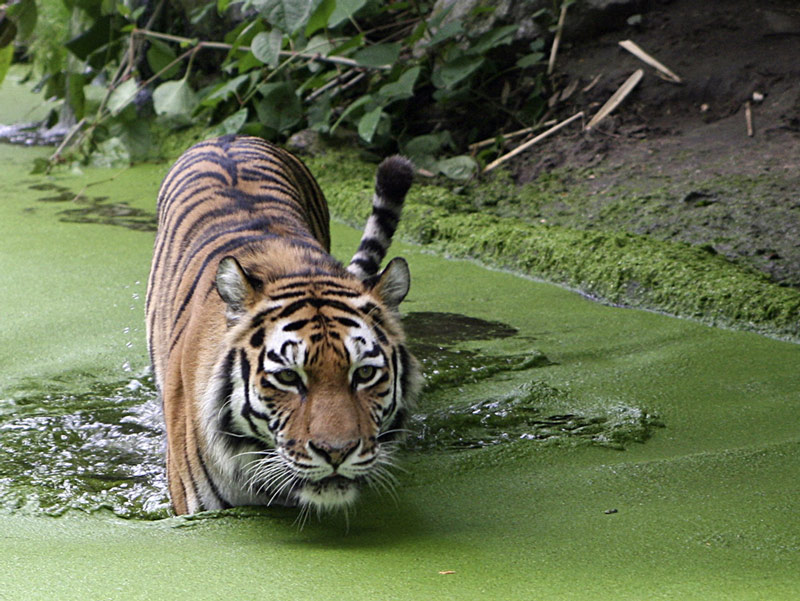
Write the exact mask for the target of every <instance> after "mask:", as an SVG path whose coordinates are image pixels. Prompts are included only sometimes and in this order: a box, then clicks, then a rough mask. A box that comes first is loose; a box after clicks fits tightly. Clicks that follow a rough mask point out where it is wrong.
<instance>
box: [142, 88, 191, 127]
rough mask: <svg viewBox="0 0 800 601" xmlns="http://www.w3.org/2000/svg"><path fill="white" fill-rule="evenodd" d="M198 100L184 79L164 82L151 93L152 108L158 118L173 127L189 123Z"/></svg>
mask: <svg viewBox="0 0 800 601" xmlns="http://www.w3.org/2000/svg"><path fill="white" fill-rule="evenodd" d="M198 104H199V100H198V98H197V94H195V92H194V90H193V89H192V88H191V86H189V82H188V81H186V79H185V78H184V79H181V80H178V81H166V82H164V83H162V84H161V85H160V86H158V87H157V88H156V89H155V90H154V91H153V108H154V109H155V111H156V114H157V115H158V116H160V117H165V118H167V119H168V120H169V121H170V122H171V123H172V124H174V125H187V124H189V123H191V121H192V120H191V116H192V112H193V111H194V109H195V108H197V105H198Z"/></svg>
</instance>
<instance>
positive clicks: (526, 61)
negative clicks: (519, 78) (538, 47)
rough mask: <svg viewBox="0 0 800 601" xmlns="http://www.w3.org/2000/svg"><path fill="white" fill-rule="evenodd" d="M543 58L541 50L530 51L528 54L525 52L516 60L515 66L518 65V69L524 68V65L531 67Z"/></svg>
mask: <svg viewBox="0 0 800 601" xmlns="http://www.w3.org/2000/svg"><path fill="white" fill-rule="evenodd" d="M543 59H544V53H543V52H531V53H530V54H526V55H525V56H523V57H522V58H520V59H519V60H518V61H517V67H519V68H520V69H525V68H526V67H533V66H535V65H538V64H539V63H540V62H542V60H543Z"/></svg>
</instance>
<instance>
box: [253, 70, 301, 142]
mask: <svg viewBox="0 0 800 601" xmlns="http://www.w3.org/2000/svg"><path fill="white" fill-rule="evenodd" d="M258 92H259V94H260V95H261V98H260V99H259V100H258V101H257V102H256V103H255V107H256V113H257V114H258V119H259V121H261V123H262V124H263V125H265V126H267V127H270V128H272V129H274V130H276V131H278V132H285V131H287V130H289V129H290V128H291V127H293V126H294V125H296V124H297V123H299V122H300V119H302V117H303V106H302V104H301V103H300V99H299V98H298V97H297V94H296V93H295V90H294V88H293V87H292V85H291V84H290V83H288V82H282V83H265V84H262V85H261V86H259V87H258Z"/></svg>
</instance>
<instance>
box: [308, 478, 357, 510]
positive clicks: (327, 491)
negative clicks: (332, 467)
mask: <svg viewBox="0 0 800 601" xmlns="http://www.w3.org/2000/svg"><path fill="white" fill-rule="evenodd" d="M296 494H297V500H298V502H299V504H300V505H302V506H310V507H313V508H315V509H317V510H318V511H335V510H337V509H344V508H345V507H347V506H349V505H352V504H353V503H354V502H355V500H356V499H357V498H358V484H357V483H356V481H355V480H351V479H350V478H345V477H344V476H328V477H327V478H323V479H322V480H318V481H316V482H306V483H305V484H304V485H303V486H302V487H301V488H300V489H299V490H298V491H297V492H296Z"/></svg>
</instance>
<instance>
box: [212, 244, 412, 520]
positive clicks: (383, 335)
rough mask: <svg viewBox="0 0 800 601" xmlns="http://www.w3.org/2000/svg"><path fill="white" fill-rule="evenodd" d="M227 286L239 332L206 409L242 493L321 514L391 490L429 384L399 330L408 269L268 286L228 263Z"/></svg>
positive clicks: (221, 277) (215, 441)
mask: <svg viewBox="0 0 800 601" xmlns="http://www.w3.org/2000/svg"><path fill="white" fill-rule="evenodd" d="M216 283H217V290H218V291H219V294H220V296H221V298H222V299H223V301H224V302H225V305H226V314H227V322H228V332H227V341H226V345H225V348H226V352H225V353H224V355H223V356H222V357H221V359H220V360H219V362H218V365H217V369H216V371H215V376H214V385H213V386H212V387H211V393H210V394H209V395H208V396H207V398H206V399H205V402H204V408H205V409H204V412H203V413H204V418H205V421H206V423H205V432H206V436H207V438H208V439H209V440H210V443H211V444H210V446H211V447H212V452H213V453H214V454H215V456H216V459H217V463H218V464H221V465H224V466H225V469H224V470H221V471H223V472H225V473H227V474H230V476H229V477H230V478H232V479H236V480H238V487H235V486H232V487H231V488H232V489H234V488H238V489H245V490H247V491H249V494H251V495H252V497H251V498H250V499H244V501H246V502H252V503H264V502H266V503H267V504H269V503H273V502H280V503H290V504H300V505H302V506H310V507H315V508H317V509H318V510H325V509H333V508H337V507H342V506H346V505H348V504H350V503H351V502H353V501H354V500H355V498H356V496H357V494H358V488H359V485H360V484H361V483H366V484H368V485H371V486H373V487H379V488H386V486H387V484H390V483H391V480H392V479H393V476H392V475H391V474H390V473H389V472H388V471H387V468H388V467H389V466H390V465H391V463H392V459H391V453H390V452H391V449H392V446H393V445H392V442H393V441H394V442H396V440H397V438H398V437H399V436H400V434H401V432H402V426H403V422H404V419H405V417H406V415H407V413H408V410H409V408H410V406H411V405H412V404H413V402H414V399H415V397H416V394H417V392H418V390H419V385H420V380H421V376H420V372H419V367H418V364H417V362H416V360H415V359H414V358H413V357H412V356H411V354H410V353H409V352H408V350H407V349H406V347H405V341H404V337H403V332H402V329H401V327H400V323H399V315H398V305H399V303H400V302H401V301H402V300H403V298H405V296H406V294H407V293H408V288H409V272H408V266H407V264H406V262H405V261H404V260H403V259H399V258H398V259H394V260H393V261H391V262H390V263H389V264H388V265H387V267H386V268H385V269H384V270H383V272H381V273H380V274H378V275H376V276H374V277H372V278H367V279H365V280H363V281H362V280H360V279H358V278H355V277H353V276H351V275H349V274H348V273H347V272H345V271H343V270H342V271H341V273H339V274H336V275H331V274H324V275H312V276H309V275H304V276H302V277H292V276H286V277H281V278H279V279H275V280H273V281H268V282H265V281H263V280H261V279H259V278H257V277H254V276H253V275H252V274H251V273H249V272H248V271H247V270H246V269H245V268H243V267H242V265H240V264H239V262H238V261H237V260H236V259H234V258H232V257H227V258H225V259H223V260H222V261H221V262H220V266H219V269H218V272H217V279H216ZM231 484H233V482H231Z"/></svg>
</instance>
